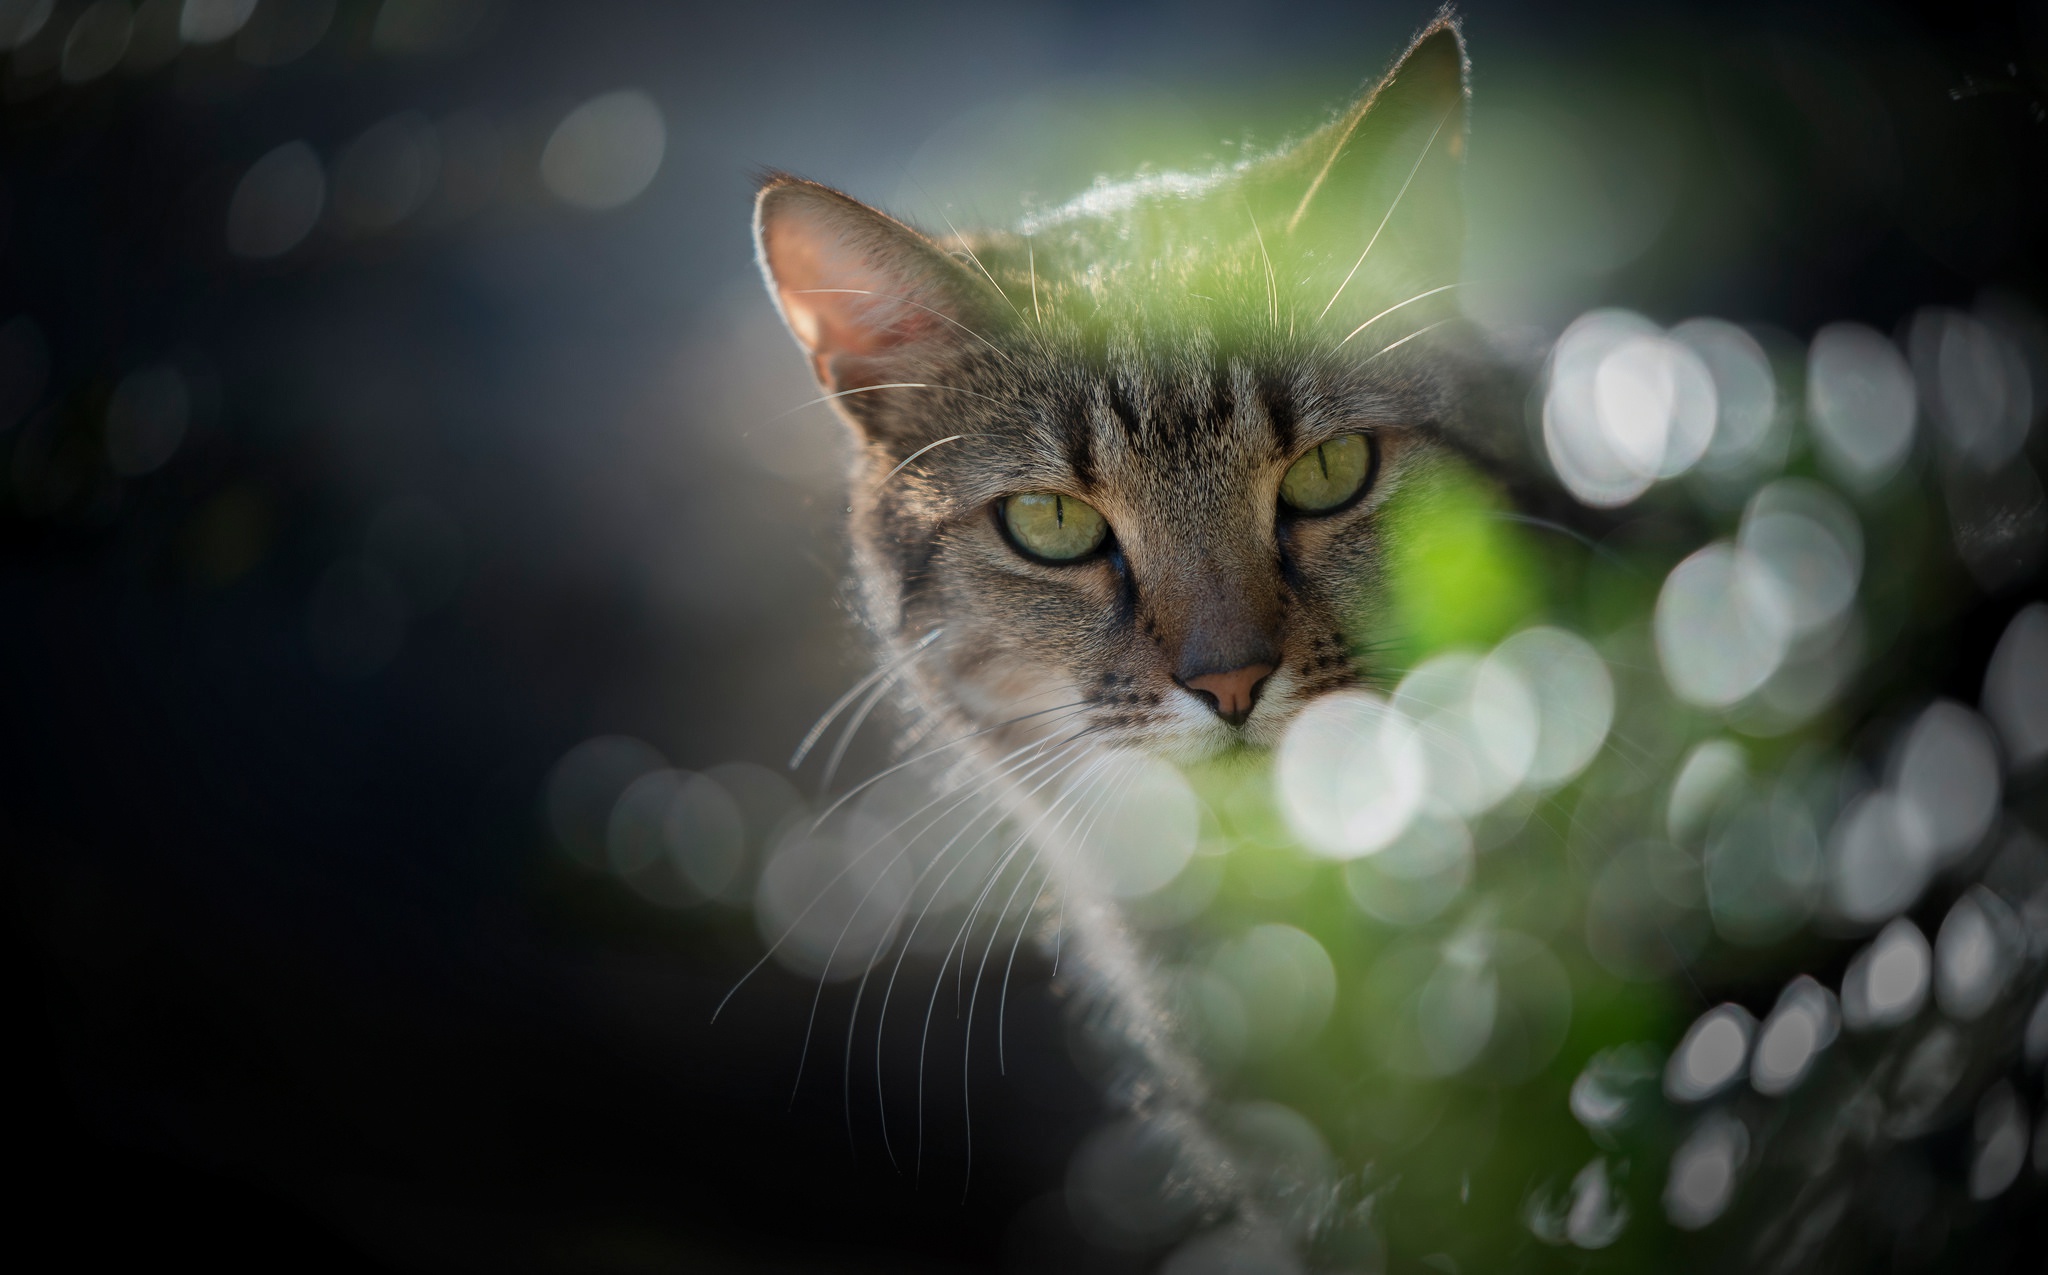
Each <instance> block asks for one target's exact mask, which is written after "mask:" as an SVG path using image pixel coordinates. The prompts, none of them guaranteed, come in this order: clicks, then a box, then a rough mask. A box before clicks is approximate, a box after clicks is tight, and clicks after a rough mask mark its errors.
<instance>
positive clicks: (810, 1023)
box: [789, 745, 1029, 1107]
mask: <svg viewBox="0 0 2048 1275" xmlns="http://www.w3.org/2000/svg"><path fill="white" fill-rule="evenodd" d="M1027 747H1029V746H1028V745H1027ZM1018 751H1019V752H1021V751H1024V750H1023V749H1019V750H1018ZM1013 755H1014V754H1013ZM1000 767H1001V763H998V770H997V772H996V776H995V777H998V778H999V777H1000V775H1001V773H1002V772H1001V769H1000ZM951 795H952V794H951V793H941V794H939V795H938V796H937V797H934V798H933V799H932V800H930V801H928V802H926V803H925V804H924V805H922V806H920V807H918V808H917V809H916V810H914V811H912V812H911V813H910V814H909V815H906V816H905V817H904V818H903V819H902V820H901V821H900V822H898V823H897V824H896V826H895V827H893V828H891V829H889V830H888V831H887V832H884V833H882V834H881V835H880V836H878V837H876V838H875V839H874V840H873V841H871V842H870V843H868V846H867V848H866V849H864V850H862V851H861V852H860V854H859V855H857V856H855V858H854V860H853V863H858V862H859V861H860V860H861V859H865V858H866V857H867V856H868V855H870V854H872V853H874V851H875V850H876V849H878V848H879V847H881V846H882V845H884V844H886V843H887V842H888V840H889V838H891V837H893V836H895V835H896V834H897V833H899V832H901V831H902V830H903V829H905V828H907V827H909V826H910V824H911V823H912V822H913V821H915V820H916V819H917V818H918V817H919V816H920V815H923V814H925V813H926V812H927V811H929V810H930V809H931V808H932V807H933V806H936V805H938V804H939V803H940V802H942V801H944V800H945V799H946V798H947V797H949V796H951ZM973 796H974V793H973V792H970V793H968V794H967V795H966V796H963V797H962V798H961V799H960V800H959V801H957V802H955V803H954V804H953V805H952V806H949V807H948V808H947V809H945V810H942V811H940V812H939V813H938V815H936V816H934V817H933V819H932V822H931V823H930V824H927V825H926V826H925V828H924V829H920V830H919V831H918V832H917V833H916V834H914V835H912V836H911V838H910V839H909V840H907V841H905V842H904V843H903V845H902V846H900V847H898V849H897V851H896V853H895V854H894V855H893V856H891V857H890V859H889V861H888V862H887V863H885V864H883V865H882V872H880V873H877V874H876V876H875V879H874V880H873V881H871V882H869V883H868V888H867V889H866V890H865V891H863V892H862V893H861V896H860V898H859V899H858V900H857V901H856V902H855V903H854V906H853V910H852V911H851V912H849V913H848V914H847V917H846V923H845V924H844V925H842V926H840V927H839V936H838V938H836V939H834V940H833V943H832V949H831V951H829V952H828V953H826V955H825V969H824V971H822V972H820V974H819V975H818V987H817V990H816V991H815V992H814V993H813V994H812V996H811V1012H810V1017H809V1019H808V1020H807V1021H806V1022H805V1024H804V1043H803V1048H802V1049H801V1051H799V1053H798V1054H797V1062H796V1083H795V1085H794V1087H792V1088H791V1090H790V1095H789V1101H790V1105H791V1106H792V1107H794V1106H795V1105H796V1095H797V1092H798V1091H799V1090H801V1089H802V1087H803V1080H804V1064H805V1062H806V1061H807V1060H808V1059H809V1058H810V1054H811V1036H812V1033H813V1032H814V1031H815V1030H816V1028H817V1023H818V1006H819V1004H820V1003H821V1002H822V1001H823V999H824V996H825V975H826V974H827V973H829V972H830V971H831V968H832V962H833V961H834V960H836V959H837V958H838V956H839V949H840V947H841V945H843V944H844V943H845V942H846V936H847V935H848V934H849V933H851V932H852V930H853V923H854V922H855V921H857V920H859V919H860V914H861V912H862V911H863V910H864V909H865V908H866V907H867V902H868V900H869V899H870V898H872V897H874V893H875V889H876V887H877V886H879V885H881V883H882V877H883V876H884V875H886V874H887V872H888V870H889V869H890V868H892V867H894V866H896V865H897V864H898V863H900V862H902V860H903V856H905V855H907V854H909V853H910V848H911V847H912V846H914V845H916V844H917V840H918V838H919V837H921V836H923V835H924V832H925V831H927V830H929V829H930V828H931V827H932V826H934V825H936V824H937V822H938V820H940V819H943V818H945V817H946V816H947V815H948V814H951V813H952V812H953V811H954V810H957V809H959V808H960V807H961V806H962V805H965V804H966V803H967V802H968V801H969V800H971V799H972V797H973ZM847 866H848V867H849V868H850V867H852V863H849V864H848V865H847ZM921 875H922V874H920V876H921ZM844 876H845V871H844V870H841V872H840V874H839V876H835V877H834V878H833V879H832V881H831V882H830V883H828V884H827V885H826V886H825V890H830V889H831V888H832V886H833V885H836V884H837V883H838V882H839V880H840V878H841V877H844ZM912 884H913V888H914V886H915V882H913V883H912ZM825 890H821V891H820V892H819V899H822V898H823V897H824V893H825ZM817 902H818V900H813V901H812V906H813V907H815V906H817ZM806 911H808V909H806Z"/></svg>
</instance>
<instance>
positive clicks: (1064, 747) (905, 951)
mask: <svg viewBox="0 0 2048 1275" xmlns="http://www.w3.org/2000/svg"><path fill="white" fill-rule="evenodd" d="M1093 730H1094V728H1093V727H1088V728H1084V729H1082V730H1080V731H1078V732H1076V733H1075V734H1073V735H1071V736H1069V737H1067V738H1066V739H1065V740H1062V741H1059V743H1058V746H1057V747H1056V748H1055V750H1054V751H1053V753H1052V754H1051V755H1050V756H1049V757H1044V758H1042V759H1034V762H1033V765H1034V766H1038V767H1039V768H1041V769H1042V768H1043V766H1048V765H1058V766H1059V769H1056V770H1054V771H1053V772H1052V773H1051V774H1049V775H1047V776H1046V777H1045V779H1044V780H1042V781H1041V782H1040V784H1039V785H1038V786H1037V787H1034V788H1033V789H1032V790H1031V791H1033V792H1036V791H1037V790H1038V787H1043V786H1044V784H1045V783H1048V782H1050V781H1051V780H1052V779H1053V778H1055V777H1057V776H1058V774H1059V773H1060V771H1061V770H1064V769H1065V763H1062V762H1061V758H1062V757H1064V756H1065V755H1066V754H1067V753H1068V752H1069V751H1070V750H1071V748H1072V747H1073V745H1075V744H1076V743H1078V742H1079V741H1081V740H1082V739H1084V738H1085V737H1086V736H1087V735H1089V734H1090V733H1092V732H1093ZM1035 773H1037V771H1036V770H1032V771H1030V772H1027V774H1026V776H1025V778H1026V779H1027V780H1028V779H1029V778H1030V775H1031V774H1035ZM968 826H969V827H971V826H972V823H971V822H970V824H969V825H968ZM999 826H1000V820H998V823H997V824H996V825H992V826H991V827H990V828H989V829H988V832H984V833H982V834H981V835H980V836H978V837H976V838H975V839H974V841H972V842H970V843H968V847H967V849H968V851H969V852H971V851H972V850H973V848H974V847H975V846H977V845H979V844H981V842H982V840H983V839H985V838H986V837H987V836H988V835H989V833H992V832H994V831H995V830H996V828H997V827H999ZM966 831H967V829H966V828H962V829H961V830H960V832H958V833H955V834H954V836H955V838H956V839H957V838H958V837H960V836H963V835H965V833H966ZM950 847H951V843H950V842H949V843H948V848H949V849H950ZM970 857H971V853H970V854H963V855H962V856H961V857H960V858H959V859H958V860H957V861H956V862H955V863H954V864H953V866H952V867H950V868H947V869H946V873H945V875H944V876H942V877H940V878H939V881H938V884H937V885H935V886H933V887H932V895H931V898H929V899H927V900H925V905H924V907H923V908H921V909H919V911H918V915H917V919H916V920H915V921H913V922H911V926H910V930H909V932H908V933H907V934H905V935H904V936H903V942H902V946H900V947H899V948H898V949H897V951H896V960H895V963H894V964H893V965H892V966H891V967H890V970H889V981H888V982H887V983H885V984H884V985H883V987H882V1004H881V1008H880V1009H879V1010H877V1011H876V1014H875V1106H876V1112H877V1114H878V1115H879V1116H880V1118H881V1124H882V1147H883V1150H885V1151H887V1152H888V1154H889V1162H890V1163H891V1164H895V1163H896V1151H895V1147H894V1145H893V1144H892V1143H891V1142H890V1141H889V1113H888V1098H887V1095H886V1094H885V1093H884V1092H883V1089H882V1034H883V1031H884V1029H885V1028H886V1027H887V1026H888V1020H889V1002H890V1000H891V999H892V998H894V996H895V994H896V979H897V976H898V975H899V974H901V973H902V971H903V962H904V959H905V958H906V957H908V956H909V954H910V947H911V943H912V941H913V940H915V939H916V937H917V931H918V929H919V928H920V927H922V926H923V924H924V918H925V916H926V914H927V913H928V912H929V911H930V910H931V907H932V904H933V903H934V902H935V901H936V900H937V899H938V897H939V895H940V894H941V893H942V892H943V891H944V890H945V888H946V883H947V882H948V881H951V880H952V879H953V874H954V873H955V872H958V871H959V870H960V868H961V867H962V866H963V865H965V864H966V862H967V861H968V859H969V858H970ZM934 862H936V860H934ZM906 906H907V904H906ZM950 954H951V949H948V955H949V956H950ZM945 969H946V967H945V962H944V961H941V962H940V964H939V975H940V977H942V978H943V977H944V976H945ZM919 1092H920V1095H921V1094H922V1092H923V1082H922V1079H920V1081H919Z"/></svg>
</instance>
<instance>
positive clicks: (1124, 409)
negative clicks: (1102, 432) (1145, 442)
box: [1103, 376, 1138, 443]
mask: <svg viewBox="0 0 2048 1275" xmlns="http://www.w3.org/2000/svg"><path fill="white" fill-rule="evenodd" d="M1106 379H1107V384H1106V385H1104V387H1103V393H1104V395H1105V397H1107V398H1108V400H1109V414H1110V415H1111V416H1114V417H1116V419H1117V423H1118V424H1119V425H1122V426H1123V427H1124V437H1125V438H1126V439H1127V440H1129V441H1131V442H1133V443H1135V442H1137V441H1138V413H1137V410H1136V409H1135V408H1133V407H1132V406H1131V400H1130V399H1129V398H1127V397H1125V395H1124V387H1123V386H1122V385H1121V384H1119V383H1118V382H1117V380H1116V378H1115V377H1113V376H1112V377H1109V378H1106Z"/></svg>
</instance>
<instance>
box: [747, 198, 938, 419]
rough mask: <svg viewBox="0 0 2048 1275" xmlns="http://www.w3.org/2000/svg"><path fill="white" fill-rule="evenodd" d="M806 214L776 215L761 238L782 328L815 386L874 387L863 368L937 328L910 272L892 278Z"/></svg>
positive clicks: (844, 236)
mask: <svg viewBox="0 0 2048 1275" xmlns="http://www.w3.org/2000/svg"><path fill="white" fill-rule="evenodd" d="M836 221H837V219H836V218H833V217H831V216H829V215H827V216H820V215H817V214H815V213H811V212H808V211H805V212H795V211H792V212H789V213H786V214H785V215H783V216H780V217H777V218H776V219H775V220H774V222H773V223H771V224H770V225H769V226H768V227H767V228H766V233H765V235H764V239H765V244H764V247H765V249H766V254H767V258H768V266H769V269H770V270H771V271H772V272H773V274H774V276H775V291H776V296H777V298H778V299H779V300H780V301H781V303H782V313H783V315H784V317H785V318H787V319H788V321H789V328H790V331H791V332H792V333H793V334H794V335H795V336H796V339H797V340H798V341H799V342H801V343H802V344H803V347H804V348H805V349H806V350H807V351H809V352H810V355H811V368H812V371H813V372H815V373H816V374H817V377H818V380H819V382H820V383H822V384H823V385H825V386H826V387H827V388H828V389H831V390H834V391H838V390H846V389H855V388H859V387H861V386H864V385H873V384H879V383H881V382H882V381H884V380H886V379H887V377H886V376H885V375H883V374H882V373H881V371H880V370H879V369H877V368H875V367H873V366H872V365H871V363H872V360H874V359H875V358H877V357H878V356H880V355H884V354H886V353H888V352H889V351H891V350H894V349H896V348H898V347H900V346H903V345H906V344H909V343H911V342H915V341H919V340H922V339H924V338H925V337H927V336H928V335H930V334H931V331H932V329H933V327H935V326H936V324H937V322H938V321H937V319H936V318H934V317H933V316H932V315H931V314H930V313H929V312H928V311H926V310H924V309H923V308H922V306H923V303H922V302H921V301H920V300H919V299H918V298H917V296H916V289H917V280H916V279H915V278H914V277H912V276H911V275H910V272H908V271H905V272H901V273H892V272H890V271H888V270H886V269H884V268H882V267H880V266H878V265H877V264H876V262H875V261H874V259H873V256H872V255H871V251H872V250H871V251H863V250H862V248H863V245H860V244H857V243H855V242H850V240H851V238H852V235H850V234H849V233H848V232H849V231H850V230H852V228H851V227H847V226H843V225H835V224H834V223H835V222H836Z"/></svg>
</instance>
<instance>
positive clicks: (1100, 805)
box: [983, 797, 1106, 1075]
mask: <svg viewBox="0 0 2048 1275" xmlns="http://www.w3.org/2000/svg"><path fill="white" fill-rule="evenodd" d="M1105 808H1106V806H1105V802H1104V800H1103V799H1102V798H1100V797H1098V798H1097V799H1095V800H1094V801H1093V802H1091V803H1090V806H1089V814H1088V823H1087V825H1086V826H1085V827H1084V828H1082V830H1081V835H1080V837H1079V841H1080V843H1081V844H1083V845H1086V844H1087V841H1088V834H1089V833H1091V832H1093V831H1095V825H1096V823H1097V821H1098V820H1099V819H1100V818H1101V816H1102V813H1103V811H1104V810H1105ZM1051 884H1052V873H1051V872H1050V870H1048V871H1047V873H1046V876H1045V879H1044V881H1043V882H1042V883H1041V884H1040V885H1039V887H1038V893H1037V894H1036V895H1034V896H1032V899H1031V904H1030V906H1029V907H1027V908H1025V910H1024V916H1023V917H1022V919H1020V920H1019V921H1018V923H1017V936H1016V937H1015V938H1014V939H1012V940H1010V956H1009V959H1008V960H1006V961H1005V962H1003V987H1002V998H1001V1000H1000V1001H999V1002H998V1003H997V1006H996V1070H997V1072H999V1073H1000V1074H1003V1075H1008V1074H1009V1061H1008V1058H1007V1057H1006V1054H1005V1051H1004V1048H1003V1020H1004V1017H1005V1015H1006V1014H1007V1013H1008V1009H1009V1004H1010V972H1011V971H1012V970H1013V969H1015V968H1016V965H1017V949H1018V947H1020V946H1021V945H1022V944H1023V942H1024V932H1025V930H1027V929H1029V928H1030V925H1031V914H1032V913H1034V912H1036V911H1037V910H1038V901H1039V900H1040V899H1042V898H1044V897H1045V891H1046V888H1047V887H1048V886H1050V885H1051ZM983 959H984V960H985V959H987V958H986V957H984V958H983Z"/></svg>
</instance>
